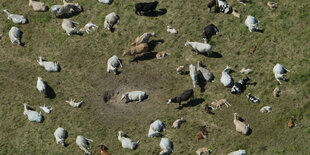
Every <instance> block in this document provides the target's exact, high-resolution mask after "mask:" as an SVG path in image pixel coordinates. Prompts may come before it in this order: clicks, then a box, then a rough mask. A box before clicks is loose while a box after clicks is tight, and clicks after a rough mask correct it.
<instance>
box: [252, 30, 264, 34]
mask: <svg viewBox="0 0 310 155" xmlns="http://www.w3.org/2000/svg"><path fill="white" fill-rule="evenodd" d="M254 32H259V33H264V30H263V29H257V30H255V31H254Z"/></svg>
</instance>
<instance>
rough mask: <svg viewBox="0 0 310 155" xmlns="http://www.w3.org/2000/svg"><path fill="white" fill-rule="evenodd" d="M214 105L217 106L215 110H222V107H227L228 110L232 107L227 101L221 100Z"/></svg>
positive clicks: (213, 103)
mask: <svg viewBox="0 0 310 155" xmlns="http://www.w3.org/2000/svg"><path fill="white" fill-rule="evenodd" d="M211 104H212V105H215V109H216V110H217V108H220V109H221V106H222V105H224V104H225V105H226V107H227V108H229V107H230V106H231V105H230V104H229V103H228V102H227V100H226V99H220V100H218V101H214V102H212V103H211Z"/></svg>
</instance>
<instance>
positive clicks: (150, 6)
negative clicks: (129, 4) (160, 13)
mask: <svg viewBox="0 0 310 155" xmlns="http://www.w3.org/2000/svg"><path fill="white" fill-rule="evenodd" d="M157 4H158V2H157V1H154V2H149V3H148V2H143V3H136V4H135V7H136V12H135V13H136V14H137V15H138V13H139V15H141V11H143V12H148V11H154V10H155V9H156V7H157Z"/></svg>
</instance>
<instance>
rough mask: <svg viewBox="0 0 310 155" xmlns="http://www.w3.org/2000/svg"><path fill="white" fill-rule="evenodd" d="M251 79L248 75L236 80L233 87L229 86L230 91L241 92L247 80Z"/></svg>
mask: <svg viewBox="0 0 310 155" xmlns="http://www.w3.org/2000/svg"><path fill="white" fill-rule="evenodd" d="M248 81H251V79H250V78H249V77H246V78H245V79H242V80H240V81H238V82H236V83H235V84H234V85H233V87H232V88H231V93H232V94H241V93H242V92H243V91H244V90H245V89H246V85H247V82H248Z"/></svg>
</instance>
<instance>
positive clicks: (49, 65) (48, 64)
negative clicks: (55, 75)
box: [37, 56, 60, 72]
mask: <svg viewBox="0 0 310 155" xmlns="http://www.w3.org/2000/svg"><path fill="white" fill-rule="evenodd" d="M37 62H38V64H39V65H40V66H42V67H44V68H45V70H46V71H48V72H58V71H59V70H60V67H59V65H58V62H52V61H45V60H43V58H42V57H41V56H39V60H37Z"/></svg>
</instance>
